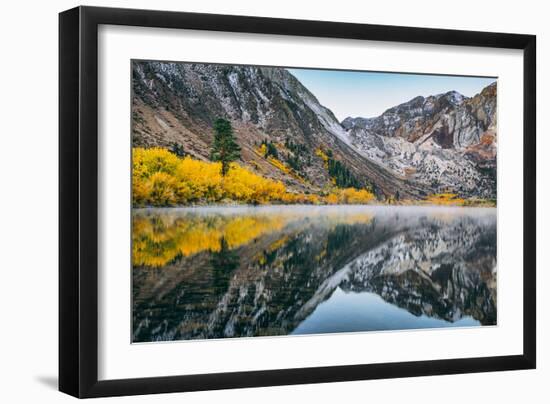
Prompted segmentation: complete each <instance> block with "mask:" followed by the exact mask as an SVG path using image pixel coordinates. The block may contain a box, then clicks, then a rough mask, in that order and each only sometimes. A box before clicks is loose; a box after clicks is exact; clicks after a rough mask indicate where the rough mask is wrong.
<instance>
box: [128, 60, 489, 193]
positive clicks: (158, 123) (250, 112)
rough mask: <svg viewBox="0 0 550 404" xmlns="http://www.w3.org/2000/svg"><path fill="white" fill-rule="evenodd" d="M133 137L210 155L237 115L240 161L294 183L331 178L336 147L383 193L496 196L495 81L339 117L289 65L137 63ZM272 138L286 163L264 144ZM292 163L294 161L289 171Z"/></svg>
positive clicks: (349, 166)
mask: <svg viewBox="0 0 550 404" xmlns="http://www.w3.org/2000/svg"><path fill="white" fill-rule="evenodd" d="M132 67H133V108H132V116H133V125H132V131H133V144H134V146H143V147H151V146H164V147H172V146H173V145H175V144H177V145H178V146H179V147H180V148H181V149H182V150H183V151H184V152H185V153H186V154H188V155H191V156H193V157H194V158H198V159H202V160H206V159H208V156H209V150H210V145H211V143H212V140H213V129H212V126H213V122H214V120H215V119H217V118H219V117H223V118H226V119H229V120H231V122H232V125H233V127H234V130H235V133H236V136H237V141H238V143H239V145H240V146H241V148H242V153H241V163H242V164H244V165H246V166H247V167H248V168H249V169H251V170H253V171H255V172H257V173H259V174H261V175H263V176H266V177H269V178H273V179H277V180H281V181H283V182H284V183H285V185H286V186H287V187H288V188H290V189H295V190H299V191H301V192H307V191H310V192H319V191H320V190H322V189H323V188H326V187H327V186H329V185H330V184H331V178H330V176H329V173H328V172H327V168H326V164H325V162H324V160H323V159H322V158H321V156H319V155H318V154H317V153H316V152H317V150H319V149H323V150H325V151H327V150H330V151H331V152H332V154H333V158H334V159H335V160H337V161H339V162H340V163H341V164H342V165H343V166H344V167H345V169H346V170H349V172H350V173H351V174H352V176H354V177H355V179H356V180H357V182H358V183H360V184H362V185H364V186H367V187H372V188H373V189H374V191H375V192H376V194H377V195H378V196H379V197H380V198H382V199H384V198H387V197H394V196H397V195H398V196H399V197H401V198H407V199H422V198H424V197H425V196H426V195H428V194H432V193H437V192H444V191H451V192H456V193H459V194H461V195H463V196H477V197H485V198H495V197H496V83H495V84H493V85H491V86H489V87H487V88H485V89H484V90H483V91H482V92H481V93H480V94H478V95H476V96H475V97H472V98H467V97H464V96H462V95H460V94H459V93H457V92H455V91H451V92H448V93H445V94H440V95H435V96H430V97H427V98H424V97H416V98H414V99H413V100H411V101H409V102H407V103H404V104H401V105H398V106H396V107H394V108H391V109H389V110H387V111H386V112H384V114H382V115H381V116H379V117H376V118H369V119H366V118H347V119H345V120H344V121H343V122H342V123H340V122H338V120H337V119H336V118H335V116H334V114H333V113H332V112H331V111H330V110H329V109H328V108H326V107H324V106H323V105H321V104H320V103H319V101H318V100H317V99H316V98H315V96H314V95H313V94H312V93H311V92H310V91H309V90H308V89H307V88H305V87H304V86H303V85H302V84H301V83H300V82H299V81H298V80H297V79H296V78H295V77H294V76H293V75H291V74H290V73H289V72H288V71H287V70H286V69H282V68H267V67H254V66H234V65H212V64H191V63H167V62H145V61H134V62H133V64H132ZM262 142H269V143H272V144H273V145H274V146H275V148H276V150H277V156H276V157H277V160H278V161H279V162H280V163H282V165H281V164H278V163H277V162H274V161H273V160H271V161H270V160H269V159H266V158H265V156H264V155H262V154H261V153H260V152H259V151H258V147H259V145H260V143H262ZM285 167H286V168H285Z"/></svg>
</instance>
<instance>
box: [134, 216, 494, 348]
mask: <svg viewBox="0 0 550 404" xmlns="http://www.w3.org/2000/svg"><path fill="white" fill-rule="evenodd" d="M132 238H133V250H132V262H133V269H132V271H133V273H132V282H133V284H132V294H133V302H132V306H133V326H132V327H133V330H132V332H133V341H134V342H150V341H170V340H185V339H206V338H227V337H251V336H275V335H289V334H316V333H332V332H357V331H376V330H401V329H421V328H439V327H459V326H486V325H495V324H496V318H497V313H496V307H497V306H496V298H497V297H496V276H497V275H496V268H497V262H496V209H494V208H483V209H476V208H440V207H433V208H432V207H395V206H390V207H388V206H384V207H381V206H303V205H301V206H265V207H264V206H262V207H201V208H181V209H180V208H168V209H136V210H134V213H133V236H132Z"/></svg>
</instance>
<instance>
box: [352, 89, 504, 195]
mask: <svg viewBox="0 0 550 404" xmlns="http://www.w3.org/2000/svg"><path fill="white" fill-rule="evenodd" d="M496 94H497V86H496V83H493V84H491V85H489V86H488V87H486V88H484V89H483V90H482V91H481V92H480V93H479V94H477V95H476V96H474V97H472V98H467V97H464V96H463V95H461V94H459V93H457V92H456V91H450V92H448V93H445V94H439V95H435V96H430V97H426V98H424V97H416V98H414V99H412V100H410V101H408V102H406V103H404V104H400V105H398V106H396V107H394V108H390V109H388V110H387V111H385V112H384V113H383V114H382V115H380V116H378V117H376V118H346V119H345V120H344V121H343V122H342V126H343V127H344V129H345V130H346V132H347V134H348V135H349V138H350V139H351V142H352V145H353V146H354V147H356V148H357V149H358V150H360V152H361V153H362V154H363V155H364V156H366V157H368V158H369V159H372V160H374V161H377V162H379V163H380V164H382V165H384V166H385V167H387V168H389V169H390V170H392V172H394V173H395V174H396V175H402V176H404V177H406V178H408V179H410V180H412V181H415V182H419V183H422V184H424V186H425V187H427V188H429V189H431V190H433V191H434V192H446V191H451V192H457V193H460V194H461V195H464V196H478V197H484V198H496V133H497V131H496V128H497V116H496Z"/></svg>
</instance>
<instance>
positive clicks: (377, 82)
mask: <svg viewBox="0 0 550 404" xmlns="http://www.w3.org/2000/svg"><path fill="white" fill-rule="evenodd" d="M288 71H289V72H290V73H292V74H293V75H294V76H295V77H296V78H298V80H300V82H301V83H302V84H303V85H304V86H306V87H307V88H308V90H309V91H311V92H312V93H313V94H314V95H315V96H316V97H317V99H318V100H319V102H320V103H321V104H322V105H324V106H325V107H327V108H329V109H330V110H331V111H332V112H334V115H336V118H338V120H339V121H342V120H344V119H345V118H347V117H348V116H352V117H363V118H372V117H376V116H379V115H380V114H382V113H383V112H384V111H385V110H387V109H388V108H391V107H394V106H396V105H398V104H402V103H404V102H407V101H409V100H411V99H413V98H414V97H416V96H419V95H422V96H424V97H426V96H429V95H436V94H441V93H446V92H448V91H451V90H455V91H458V92H459V93H461V94H462V95H465V96H467V97H472V96H474V95H476V94H477V93H479V92H480V91H481V90H482V89H483V88H484V87H486V86H488V85H489V84H491V83H493V82H495V81H496V78H485V77H460V76H433V75H423V74H401V73H377V72H350V71H338V70H313V69H288Z"/></svg>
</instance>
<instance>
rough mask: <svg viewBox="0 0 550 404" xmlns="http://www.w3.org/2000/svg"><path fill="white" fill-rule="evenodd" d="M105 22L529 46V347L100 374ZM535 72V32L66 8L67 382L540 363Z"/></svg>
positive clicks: (62, 381)
mask: <svg viewBox="0 0 550 404" xmlns="http://www.w3.org/2000/svg"><path fill="white" fill-rule="evenodd" d="M100 24H112V25H125V26H140V27H156V28H180V29H194V30H209V31H226V32H243V33H259V34H278V35H291V36H309V37H318V38H345V39H360V40H371V41H373V40H374V41H390V42H404V43H423V44H439V45H450V46H453V45H462V46H475V47H488V48H510V49H520V50H523V57H524V78H523V80H524V89H523V108H524V110H523V119H524V122H523V131H524V132H523V141H524V156H523V168H524V188H523V201H524V205H523V218H524V228H523V251H524V259H523V353H522V354H521V355H513V356H496V357H482V358H467V359H446V360H429V361H416V362H400V363H379V364H364V365H350V366H331V367H314V368H295V369H281V370H262V371H250V372H235V373H217V374H204V375H199V374H197V375H181V376H170V377H150V378H139V379H123V380H106V381H99V380H98V376H97V371H98V337H97V335H98V323H97V319H98V279H97V275H98V268H97V266H98V137H97V136H98V135H97V130H98V104H97V103H98V87H97V85H98V66H97V61H98V54H97V53H98V26H99V25H100ZM535 73H536V37H535V36H534V35H519V34H505V33H489V32H472V31H457V30H443V29H425V28H409V27H397V26H382V25H365V24H350V23H340V22H324V21H305V20H288V19H278V18H263V17H244V16H229V15H213V14H197V13H183V12H167V11H149V10H132V9H112V8H96V7H77V8H73V9H71V10H67V11H64V12H62V13H60V15H59V156H60V157H59V218H60V219H59V390H61V391H63V392H65V393H68V394H70V395H73V396H76V397H81V398H84V397H103V396H120V395H133V394H150V393H168V392H183V391H196V390H213V389H226V388H244V387H260V386H275V385H291V384H301V383H324V382H337V381H351V380H363V379H381V378H396V377H411V376H427V375H442V374H459V373H469V372H489V371H501V370H513V369H534V368H535V366H536V290H535V285H536V240H535V237H536V222H535V219H536V218H535V212H536V206H535V204H536V202H535V200H536V198H535V197H536V188H535V184H536V179H535V178H536V177H535V176H536V172H535V166H536V162H535V146H536V139H535V120H536V108H535V107H536V74H535Z"/></svg>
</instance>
